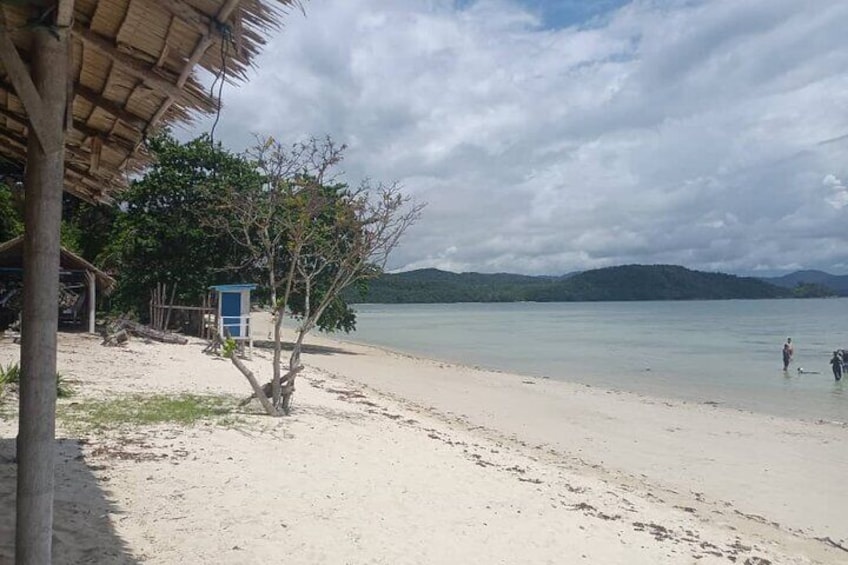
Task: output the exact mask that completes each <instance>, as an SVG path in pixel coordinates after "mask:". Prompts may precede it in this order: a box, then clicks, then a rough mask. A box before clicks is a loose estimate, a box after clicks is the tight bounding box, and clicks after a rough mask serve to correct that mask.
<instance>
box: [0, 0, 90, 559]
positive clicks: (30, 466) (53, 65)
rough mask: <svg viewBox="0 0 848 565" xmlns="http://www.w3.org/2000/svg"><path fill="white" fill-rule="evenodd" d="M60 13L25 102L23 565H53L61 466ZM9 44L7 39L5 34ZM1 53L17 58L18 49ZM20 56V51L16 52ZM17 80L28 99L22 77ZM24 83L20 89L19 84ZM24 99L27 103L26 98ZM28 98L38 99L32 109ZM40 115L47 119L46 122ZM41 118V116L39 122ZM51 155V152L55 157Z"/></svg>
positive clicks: (63, 73)
mask: <svg viewBox="0 0 848 565" xmlns="http://www.w3.org/2000/svg"><path fill="white" fill-rule="evenodd" d="M49 4H50V7H52V8H55V13H54V14H53V15H54V16H55V18H56V19H55V21H53V22H52V23H54V24H55V26H56V27H55V29H49V30H48V29H45V28H38V27H36V28H35V29H32V30H30V31H29V32H28V34H29V35H30V36H31V46H32V47H31V50H30V52H31V56H30V72H31V76H30V75H29V73H27V77H28V78H30V79H31V81H30V84H31V85H32V87H33V89H32V90H33V91H34V92H35V93H37V95H38V101H39V102H40V104H39V106H40V107H39V108H35V107H34V106H33V104H34V103H35V101H34V100H32V99H31V98H32V96H31V94H32V92H30V94H24V98H22V100H23V101H24V106H25V107H26V109H27V113H28V115H29V118H30V123H33V124H36V123H38V125H36V126H34V128H33V129H35V131H36V135H32V134H30V135H29V136H28V137H29V138H28V140H27V141H28V143H27V151H26V162H27V167H26V176H25V178H24V190H26V198H25V199H24V225H25V226H26V229H25V231H24V253H23V259H24V260H23V264H24V274H23V277H24V285H23V286H24V292H23V306H22V310H21V319H22V324H21V382H20V390H19V409H18V414H19V416H18V438H17V454H18V469H17V471H18V472H17V497H16V514H15V563H17V564H18V565H36V564H42V563H52V557H53V545H52V541H53V500H54V485H55V473H54V470H55V460H56V341H57V339H56V327H57V323H58V317H59V311H58V309H57V308H56V304H57V303H58V299H59V254H60V235H59V228H60V226H61V223H62V191H63V188H64V183H65V152H64V147H65V127H64V126H65V112H66V110H67V96H68V70H69V69H68V44H69V43H70V39H69V34H68V29H67V26H69V25H70V23H71V21H70V20H71V18H72V17H73V7H74V0H58V1H55V2H50V3H49ZM4 36H5V34H4ZM5 37H6V40H7V42H6V43H7V45H6V48H5V49H0V50H1V51H3V52H5V53H6V57H4V61H3V62H4V65H5V66H6V70H7V71H9V66H8V64H7V61H6V59H16V61H15V63H13V64H17V65H19V66H20V67H23V63H22V61H21V60H20V57H19V56H18V54H17V52H16V51H15V52H14V55H15V57H10V56H9V55H11V53H9V52H8V46H9V45H10V44H11V41H10V40H9V39H8V36H5ZM13 49H14V47H13ZM13 72H17V73H18V74H20V69H19V70H18V71H12V72H10V73H9V74H10V77H11V80H12V84H15V87H16V91H17V92H20V89H21V83H22V82H23V81H22V77H21V76H18V78H17V79H16V78H15V77H14V76H13ZM16 81H17V82H16ZM19 98H20V96H19ZM26 98H30V100H29V101H27V100H26ZM38 114H40V116H38ZM33 116H37V117H36V118H35V119H34V118H33ZM48 148H51V149H52V151H51V150H48Z"/></svg>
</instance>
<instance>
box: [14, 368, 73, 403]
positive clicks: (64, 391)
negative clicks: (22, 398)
mask: <svg viewBox="0 0 848 565" xmlns="http://www.w3.org/2000/svg"><path fill="white" fill-rule="evenodd" d="M20 384H21V367H20V365H19V364H18V363H17V362H11V363H9V364H8V365H6V366H5V367H4V366H3V365H0V394H2V392H3V391H4V390H5V389H7V388H9V389H11V387H13V386H14V387H15V388H18V387H19V386H20ZM73 393H74V391H73V389H71V387H70V386H68V383H67V381H65V378H64V377H63V376H62V373H58V372H57V373H56V397H57V398H68V397H70V396H72V395H73Z"/></svg>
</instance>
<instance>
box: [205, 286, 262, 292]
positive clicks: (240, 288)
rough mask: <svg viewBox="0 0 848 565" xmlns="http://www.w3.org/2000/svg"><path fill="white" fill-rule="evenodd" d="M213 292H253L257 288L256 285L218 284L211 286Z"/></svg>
mask: <svg viewBox="0 0 848 565" xmlns="http://www.w3.org/2000/svg"><path fill="white" fill-rule="evenodd" d="M209 288H211V289H212V290H217V291H218V292H243V291H245V290H253V289H255V288H256V285H255V284H217V285H214V286H210V287H209Z"/></svg>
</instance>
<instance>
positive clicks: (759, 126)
mask: <svg viewBox="0 0 848 565" xmlns="http://www.w3.org/2000/svg"><path fill="white" fill-rule="evenodd" d="M305 9H306V16H304V15H303V14H301V13H300V12H299V11H294V12H292V13H290V14H289V15H288V16H286V17H285V28H284V29H283V30H282V31H280V32H279V33H277V34H275V35H274V37H273V38H272V39H271V41H270V42H269V45H268V46H267V48H266V51H265V52H264V54H263V56H262V57H261V58H260V59H259V61H258V67H257V69H256V71H255V72H253V73H251V75H250V77H249V82H248V83H246V84H243V85H240V86H238V87H232V88H230V87H228V88H226V89H225V90H224V96H223V98H224V110H223V113H222V116H221V119H220V123H219V124H218V126H217V129H216V139H220V140H222V141H223V142H224V143H225V145H227V146H228V147H229V148H231V149H233V150H242V149H243V148H244V147H245V146H246V145H247V144H249V143H250V141H251V139H252V138H251V135H252V133H261V134H270V135H274V136H275V137H276V138H277V139H279V140H281V141H294V140H296V139H300V138H303V137H305V136H309V135H316V136H322V135H325V134H329V135H331V136H332V137H334V138H335V139H336V140H338V141H341V142H345V143H347V144H348V145H349V146H350V149H349V150H348V152H347V157H346V160H345V162H344V167H343V169H344V171H345V173H346V178H347V179H348V181H349V182H351V184H355V183H357V182H358V181H359V180H360V179H361V178H362V177H365V176H368V177H371V178H373V179H375V180H384V181H395V180H396V181H400V183H401V184H402V185H403V186H404V187H405V190H406V191H407V192H408V193H409V194H410V195H412V196H413V197H414V198H415V199H416V200H418V201H423V202H427V207H426V209H425V211H424V215H423V218H422V219H421V221H420V222H419V224H417V225H416V226H415V227H414V228H413V229H412V230H411V231H410V232H408V234H407V236H406V238H405V240H404V241H403V244H402V245H401V247H400V248H399V249H397V250H396V252H395V254H394V256H393V258H392V259H391V260H390V264H389V267H390V268H391V269H394V270H408V269H414V268H421V267H438V268H442V269H447V270H452V271H480V272H516V273H529V274H562V273H566V272H570V271H575V270H584V269H589V268H595V267H602V266H609V265H619V264H626V263H649V264H653V263H673V264H679V265H684V266H686V267H689V268H695V269H702V270H711V271H713V270H718V271H724V272H733V273H739V274H775V273H782V272H787V271H792V270H796V269H801V268H819V269H824V270H827V271H830V272H832V273H835V274H845V273H848V188H846V186H847V185H848V33H846V29H848V2H846V1H845V0H807V1H799V0H744V1H743V0H709V1H698V0H645V1H642V0H634V1H632V2H626V1H623V0H550V1H544V0H523V1H519V0H514V1H510V0H479V1H474V0H455V1H451V0H310V1H308V2H305ZM209 127H210V122H207V121H200V122H198V123H197V125H196V127H195V129H194V130H193V131H194V132H200V131H205V130H208V128H209Z"/></svg>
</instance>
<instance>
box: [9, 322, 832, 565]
mask: <svg viewBox="0 0 848 565" xmlns="http://www.w3.org/2000/svg"><path fill="white" fill-rule="evenodd" d="M260 335H264V334H262V333H261V332H260ZM204 345H205V344H204V343H203V342H201V341H200V340H191V341H190V342H189V344H188V345H185V346H180V345H165V344H159V343H144V342H143V341H141V340H138V339H133V340H132V341H131V342H130V343H129V344H127V345H125V346H123V347H118V348H107V347H103V346H101V345H100V340H99V338H97V337H96V336H87V335H83V334H62V335H60V346H59V370H60V371H61V372H62V374H63V376H64V377H65V379H66V380H68V381H70V382H71V384H72V386H73V388H74V389H75V391H76V393H75V395H74V396H73V397H71V398H70V399H66V400H61V401H60V412H61V411H62V410H74V409H75V408H79V407H84V406H85V405H86V403H88V402H92V401H97V400H104V399H112V398H121V397H126V396H128V395H139V396H145V395H154V394H157V395H178V394H182V393H191V394H203V395H228V396H231V397H235V398H239V397H245V396H247V395H248V393H249V386H248V384H247V382H246V381H245V379H244V378H243V377H242V375H241V374H240V373H238V371H237V370H236V369H235V368H234V367H233V366H232V365H231V364H230V363H229V362H228V361H225V360H222V359H220V358H216V357H214V356H209V355H205V354H203V353H202V349H203V347H204ZM309 345H310V348H309V349H308V351H307V353H306V355H305V358H304V361H305V363H306V365H307V368H306V370H305V371H304V373H303V377H302V378H301V379H300V381H299V385H298V387H297V392H296V395H295V398H294V406H293V413H292V415H291V416H290V417H286V418H281V419H273V418H269V417H266V416H263V415H261V413H260V411H259V409H258V407H257V406H255V405H250V406H248V407H247V408H246V409H245V413H238V414H235V415H228V416H227V417H226V418H224V419H218V420H214V419H213V420H203V421H200V422H198V423H195V424H194V425H191V426H182V425H178V424H174V423H170V424H162V425H135V426H132V427H124V428H116V429H105V430H89V431H86V432H80V431H79V430H76V429H75V428H74V426H73V425H71V424H69V423H67V421H66V420H65V419H63V418H62V417H60V419H59V421H60V428H59V432H58V436H59V437H60V438H62V439H61V440H60V442H59V448H58V458H57V475H56V484H57V488H56V513H55V531H56V535H55V544H54V557H55V561H56V562H57V563H156V564H166V563H168V564H170V563H227V564H229V563H234V564H235V563H244V564H247V563H260V562H273V563H277V562H286V563H302V564H307V563H310V564H312V563H327V564H335V563H351V564H359V563H363V564H364V563H386V564H389V563H391V564H395V563H410V564H412V563H480V564H483V563H603V564H606V563H627V564H631V563H644V564H655V563H669V564H671V563H674V564H677V563H700V564H704V563H731V562H735V563H740V564H743V563H744V564H750V565H755V564H760V565H764V564H767V563H773V564H783V563H797V564H801V563H834V564H835V563H845V562H848V552H846V549H845V547H846V546H848V521H847V520H845V517H844V513H845V509H846V507H848V489H846V487H845V483H844V481H843V477H845V476H846V473H848V454H846V452H845V450H844V449H842V446H844V445H845V441H846V439H848V428H846V427H845V426H844V425H842V424H839V423H828V422H804V421H797V420H790V419H781V418H777V417H769V416H762V415H758V414H751V413H745V412H739V411H733V410H727V409H725V408H722V407H717V406H712V405H696V404H691V403H684V402H680V401H668V400H663V399H654V398H648V397H641V396H636V395H631V394H626V393H619V392H611V391H605V390H600V389H596V388H590V387H585V386H577V385H573V384H569V383H563V382H553V381H550V380H545V379H537V378H528V377H522V376H519V375H510V374H504V373H494V372H488V371H481V370H476V369H473V368H469V367H461V366H456V365H450V364H447V363H442V362H438V361H432V360H426V359H418V358H414V357H410V356H406V355H402V354H398V353H393V352H388V351H384V350H381V349H377V348H372V347H366V346H361V345H354V344H349V343H342V342H338V341H334V340H330V339H326V338H324V337H314V338H310V340H309ZM17 356H18V346H17V345H15V344H13V343H12V342H11V340H9V339H5V340H2V341H0V363H4V364H5V363H8V362H9V361H11V360H16V359H17ZM269 359H270V352H269V351H267V350H264V349H261V348H260V349H257V350H256V351H255V354H254V356H253V359H252V360H250V361H248V364H249V366H250V367H251V368H252V369H253V370H254V371H255V372H256V373H257V375H259V376H260V379H261V380H263V381H264V380H267V376H268V375H269V373H270V363H269ZM4 414H5V415H4V416H3V417H2V418H0V563H6V562H9V561H10V560H11V559H12V555H13V540H14V535H13V532H14V489H15V483H14V474H15V465H14V459H13V457H14V438H15V435H16V429H17V423H16V421H15V419H14V415H13V414H9V413H8V410H7V411H6V412H5V413H4Z"/></svg>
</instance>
